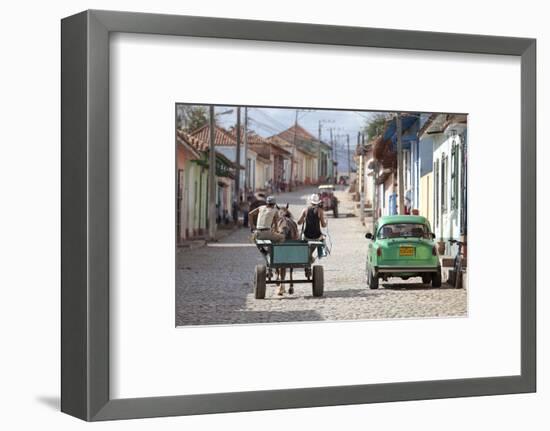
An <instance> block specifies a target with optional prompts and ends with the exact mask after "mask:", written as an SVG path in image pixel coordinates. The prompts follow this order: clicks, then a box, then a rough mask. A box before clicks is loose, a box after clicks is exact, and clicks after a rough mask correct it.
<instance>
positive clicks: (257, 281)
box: [254, 265, 266, 299]
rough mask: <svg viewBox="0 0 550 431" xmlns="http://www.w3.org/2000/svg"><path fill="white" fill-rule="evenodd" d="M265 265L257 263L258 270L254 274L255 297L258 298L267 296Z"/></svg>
mask: <svg viewBox="0 0 550 431" xmlns="http://www.w3.org/2000/svg"><path fill="white" fill-rule="evenodd" d="M265 275H266V268H265V265H256V271H255V274H254V297H255V298H256V299H264V298H265Z"/></svg>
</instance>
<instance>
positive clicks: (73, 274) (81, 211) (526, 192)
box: [61, 10, 537, 421]
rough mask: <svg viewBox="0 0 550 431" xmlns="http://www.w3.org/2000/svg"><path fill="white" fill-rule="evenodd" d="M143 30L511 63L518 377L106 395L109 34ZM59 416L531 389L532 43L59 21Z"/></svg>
mask: <svg viewBox="0 0 550 431" xmlns="http://www.w3.org/2000/svg"><path fill="white" fill-rule="evenodd" d="M112 32H127V33H148V34H162V35H178V36H191V37H210V38H224V39H242V40H257V41H273V42H295V43H311V44H328V45H341V46H356V47H379V48H393V49H414V50H427V51H449V52H464V53H479V54H500V55H511V56H517V57H520V59H521V232H518V234H521V374H520V375H514V376H499V377H485V378H467V379H454V380H437V381H417V382H399V383H387V384H367V385H352V386H338V387H334V386H332V387H321V388H299V389H284V390H262V391H252V392H235V393H215V394H196V395H183V396H170V397H152V398H133V399H111V398H110V396H109V34H110V33H112ZM61 36H62V37H61V53H62V58H61V71H62V76H61V81H62V82H61V84H62V85H61V99H62V109H61V114H62V115H61V116H62V124H61V131H62V151H61V165H62V185H61V194H62V208H61V215H62V226H61V246H62V247H61V261H62V264H61V280H62V283H61V284H62V285H61V307H62V318H61V346H62V347H61V360H62V372H61V410H62V411H63V412H65V413H68V414H70V415H73V416H76V417H78V418H81V419H84V420H88V421H97V420H109V419H128V418H140V417H154V416H172V415H190V414H204V413H218V412H236V411H250V410H268V409H283V408H302V407H314V406H331V405H341V404H361V403H374V402H386V401H402V400H420V399H435V398H449V397H465V396H480V395H497V394H512V393H526V392H534V391H535V390H536V239H537V236H536V40H535V39H527V38H513V37H496V36H482V35H466V34H451V33H433V32H420V31H403V30H387V29H374V28H358V27H342V26H329V25H312V24H299V23H285V22H266V21H249V20H237V19H220V18H206V17H193V16H171V15H157V14H144V13H129V12H114V11H99V10H90V11H85V12H82V13H79V14H77V15H73V16H71V17H68V18H65V19H63V20H62V21H61Z"/></svg>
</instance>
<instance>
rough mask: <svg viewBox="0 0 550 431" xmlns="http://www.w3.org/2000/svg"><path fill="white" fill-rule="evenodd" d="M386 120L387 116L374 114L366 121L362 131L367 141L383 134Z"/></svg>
mask: <svg viewBox="0 0 550 431" xmlns="http://www.w3.org/2000/svg"><path fill="white" fill-rule="evenodd" d="M387 119H388V114H382V113H378V114H374V115H373V116H372V117H371V118H369V119H368V120H366V124H365V128H364V131H365V133H366V134H367V138H368V140H369V141H370V140H372V139H374V138H376V137H377V136H378V135H381V134H382V132H384V128H385V127H386V121H387Z"/></svg>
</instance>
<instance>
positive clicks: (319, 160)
mask: <svg viewBox="0 0 550 431" xmlns="http://www.w3.org/2000/svg"><path fill="white" fill-rule="evenodd" d="M322 127H323V126H322V123H321V120H319V145H318V146H317V179H318V180H319V178H320V177H321V128H322Z"/></svg>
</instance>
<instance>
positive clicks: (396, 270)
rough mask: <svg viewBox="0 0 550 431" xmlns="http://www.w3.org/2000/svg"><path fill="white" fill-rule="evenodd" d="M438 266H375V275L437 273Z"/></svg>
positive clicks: (439, 268)
mask: <svg viewBox="0 0 550 431" xmlns="http://www.w3.org/2000/svg"><path fill="white" fill-rule="evenodd" d="M440 270H441V267H439V266H375V267H374V273H375V274H415V273H420V272H422V273H424V272H439V271H440Z"/></svg>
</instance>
